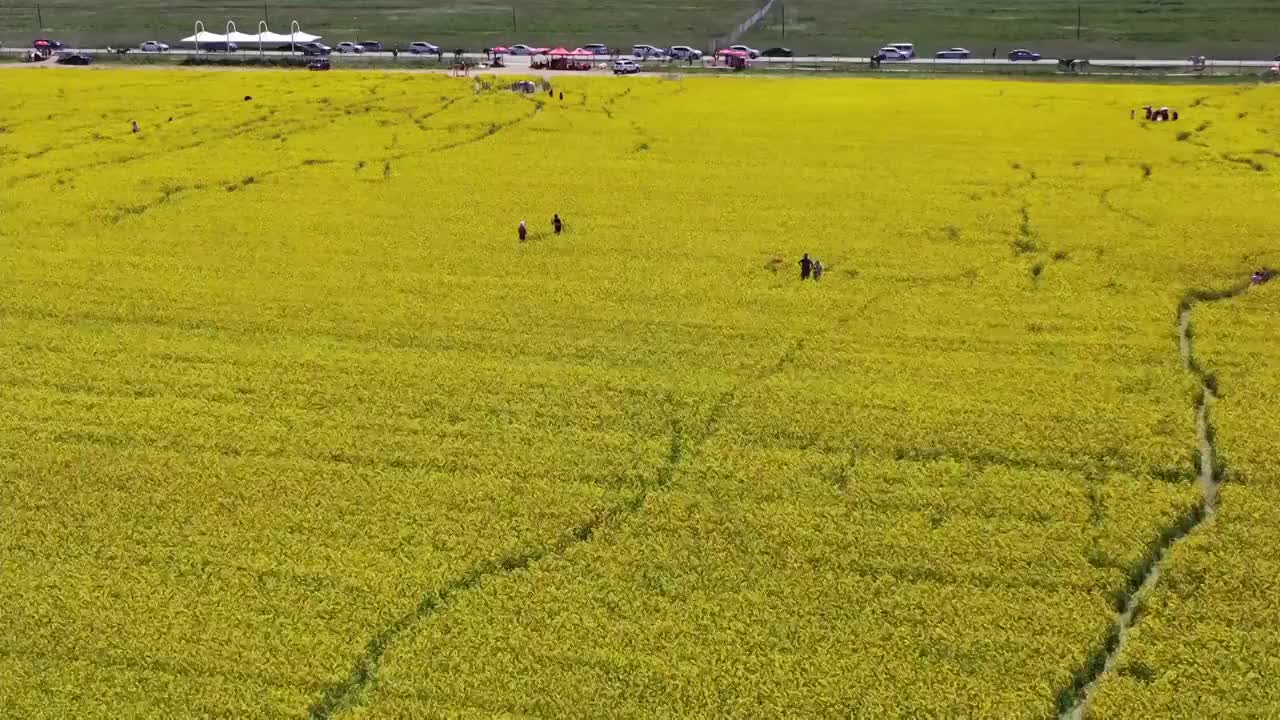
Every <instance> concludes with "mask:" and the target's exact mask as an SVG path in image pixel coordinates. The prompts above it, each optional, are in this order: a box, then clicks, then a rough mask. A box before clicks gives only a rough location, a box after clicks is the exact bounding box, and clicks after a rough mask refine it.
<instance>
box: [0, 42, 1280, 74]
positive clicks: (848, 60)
mask: <svg viewBox="0 0 1280 720" xmlns="http://www.w3.org/2000/svg"><path fill="white" fill-rule="evenodd" d="M0 52H4V53H13V54H21V53H25V52H28V49H27V48H0ZM80 52H85V53H88V54H90V55H109V54H111V51H109V50H107V49H106V48H94V49H88V48H86V49H82V50H80ZM129 54H130V55H152V54H159V53H142V52H140V51H138V50H136V49H134V50H131V51H130V53H129ZM164 54H165V55H179V56H186V55H195V54H197V53H196V52H195V51H194V50H187V49H181V48H175V49H173V50H171V51H169V52H167V53H164ZM200 54H202V55H213V54H216V55H222V53H208V52H202V53H200ZM258 54H261V55H265V56H270V57H286V56H288V55H290V54H291V53H289V52H288V51H277V50H265V51H263V52H261V53H259V52H258V51H257V50H255V49H253V48H252V46H241V49H240V51H239V52H238V53H235V55H236V56H239V57H247V56H253V55H258ZM333 57H334V58H341V59H343V60H352V61H357V60H359V59H360V58H370V59H379V60H391V59H392V57H393V56H392V54H391V53H389V52H368V53H363V54H360V55H340V54H339V53H334V55H333ZM464 57H465V58H467V59H469V60H483V59H485V57H486V56H485V55H483V54H482V53H466V54H465V55H464ZM622 57H629V56H626V55H624V56H622ZM452 58H453V55H451V54H448V53H446V54H445V56H444V63H443V64H444V65H447V64H448V61H449V60H450V59H452ZM590 59H591V61H592V62H608V61H610V60H612V59H613V58H612V57H611V56H607V55H596V56H592V57H591V58H590ZM504 60H505V62H506V64H507V65H509V66H513V67H519V66H527V65H528V64H529V60H530V58H529V57H527V56H525V57H521V56H518V55H508V56H506V57H505V58H504ZM398 62H400V63H404V64H405V65H407V66H414V65H425V66H431V65H440V64H442V63H441V62H440V61H439V60H438V59H437V57H436V56H434V55H411V54H409V53H400V56H399V59H398ZM704 62H706V63H708V64H709V63H710V59H709V58H708V59H707V60H705V61H704ZM753 62H755V63H757V64H761V65H771V66H778V67H786V66H787V65H793V64H794V65H807V64H814V63H818V64H828V65H830V64H855V65H866V64H868V63H869V62H870V58H866V57H841V56H827V57H796V58H758V59H756V60H754V61H753ZM1057 64H1058V60H1057V59H1056V58H1045V59H1042V60H1036V61H1028V60H1019V61H1013V60H1009V59H1007V58H974V59H970V60H935V59H933V58H916V59H914V60H886V61H884V63H883V65H882V67H884V68H886V69H888V68H893V67H895V66H898V65H906V66H909V67H921V66H924V67H931V66H932V67H981V66H1006V67H1009V66H1014V67H1022V66H1034V65H1053V66H1056V65H1057ZM1089 64H1090V65H1092V66H1094V67H1149V68H1188V69H1190V63H1188V62H1187V61H1186V59H1180V60H1162V59H1153V60H1122V59H1105V58H1103V59H1093V58H1089ZM1275 64H1276V61H1275V60H1208V61H1206V63H1205V65H1206V68H1209V69H1212V68H1221V69H1239V68H1267V67H1271V66H1272V65H1275ZM656 65H657V66H666V65H667V63H656ZM681 66H687V63H685V62H681V61H672V62H671V63H670V67H672V69H678V68H679V67H681Z"/></svg>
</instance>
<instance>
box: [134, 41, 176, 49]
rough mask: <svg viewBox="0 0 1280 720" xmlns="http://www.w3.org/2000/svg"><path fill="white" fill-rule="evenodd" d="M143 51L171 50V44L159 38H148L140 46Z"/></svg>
mask: <svg viewBox="0 0 1280 720" xmlns="http://www.w3.org/2000/svg"><path fill="white" fill-rule="evenodd" d="M138 49H139V50H141V51H142V52H169V46H168V45H166V44H165V43H162V42H160V41H159V40H148V41H146V42H144V43H142V44H141V45H139V46H138Z"/></svg>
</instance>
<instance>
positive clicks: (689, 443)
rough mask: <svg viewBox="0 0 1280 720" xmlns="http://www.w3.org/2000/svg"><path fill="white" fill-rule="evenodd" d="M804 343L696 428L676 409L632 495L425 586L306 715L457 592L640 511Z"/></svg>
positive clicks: (356, 682) (367, 672) (357, 680)
mask: <svg viewBox="0 0 1280 720" xmlns="http://www.w3.org/2000/svg"><path fill="white" fill-rule="evenodd" d="M804 344H805V339H804V338H800V339H798V340H794V341H792V342H791V343H789V344H788V345H787V347H786V350H784V351H783V353H782V355H781V356H780V357H779V358H778V360H777V361H775V362H774V363H773V364H771V365H768V366H766V367H764V368H763V369H762V370H761V371H760V372H758V373H756V374H754V375H752V376H750V377H748V378H746V379H745V380H743V381H741V382H739V383H738V384H737V385H736V386H734V387H732V388H730V389H729V390H726V391H724V392H722V393H721V394H720V395H719V396H718V397H717V398H716V400H715V402H713V403H712V404H711V408H710V409H709V410H708V411H707V413H706V416H705V417H704V418H703V420H702V423H701V426H700V427H698V428H696V429H695V430H694V431H692V432H689V431H687V430H686V429H685V428H684V426H683V425H682V424H681V423H680V420H679V419H678V418H677V417H675V414H674V413H673V414H672V415H673V416H672V418H671V421H670V447H669V450H668V452H667V454H666V455H665V456H664V457H663V458H662V461H661V462H660V463H659V465H658V467H657V468H656V471H655V472H654V473H653V479H652V480H651V481H649V482H646V483H644V484H643V485H641V486H640V488H639V489H638V490H636V492H634V493H633V494H631V495H630V496H628V497H626V498H625V499H623V500H621V501H619V502H616V503H614V504H613V505H610V506H607V507H604V508H601V509H599V510H597V511H596V512H595V513H594V514H593V515H591V516H590V517H589V518H587V519H586V520H584V521H583V522H581V523H579V524H578V525H576V526H574V527H572V528H570V529H569V530H568V531H567V532H565V533H563V534H562V535H561V537H560V539H559V540H557V541H556V542H555V543H554V544H552V545H549V546H546V547H542V548H538V549H535V550H529V551H525V552H523V553H519V554H509V555H506V556H503V557H501V558H498V559H493V560H486V561H484V562H482V563H480V564H478V565H476V566H474V567H472V568H471V569H470V570H469V571H468V572H467V573H466V574H464V575H462V576H460V577H457V578H454V579H453V580H451V581H449V582H448V583H445V584H444V585H443V586H442V587H440V588H439V589H435V590H431V591H429V592H427V594H426V595H424V596H423V597H422V599H421V600H419V601H418V604H417V605H416V606H414V607H413V608H412V609H410V610H408V611H407V612H405V613H404V614H403V615H401V616H400V617H398V618H396V620H395V621H393V622H392V623H390V624H389V625H387V626H386V627H384V628H382V629H381V630H379V631H378V632H377V633H376V634H375V635H373V636H372V637H371V638H370V639H369V641H368V642H367V643H366V644H365V648H364V651H363V652H362V653H361V654H360V656H359V657H357V658H356V661H355V664H354V666H353V667H352V669H351V672H350V673H349V674H348V676H347V678H346V679H345V680H343V681H341V682H339V683H335V684H333V685H331V686H329V687H328V688H326V689H325V691H324V692H323V693H322V694H321V696H320V697H319V698H318V699H317V700H316V701H315V702H313V703H312V704H311V706H310V707H308V708H307V713H308V715H309V716H310V717H311V718H313V719H314V720H327V719H328V718H332V717H334V716H336V715H337V714H339V713H341V712H342V711H344V710H347V709H350V708H352V707H355V706H356V705H358V704H359V703H360V701H361V699H362V697H363V694H364V692H365V690H366V689H367V688H368V687H369V685H370V684H371V683H372V682H373V681H374V679H375V677H376V675H377V673H378V669H379V668H380V667H381V665H382V657H383V655H384V654H385V653H386V651H387V647H388V646H389V645H390V644H391V643H393V642H395V641H396V640H398V639H399V638H401V637H402V636H403V635H404V634H405V633H406V632H408V631H409V630H411V629H413V628H414V627H415V626H417V625H418V624H419V623H421V622H423V621H425V620H427V619H429V618H431V617H434V616H436V615H438V614H440V613H441V612H443V611H444V610H446V609H447V607H448V605H449V604H450V603H451V602H452V601H453V599H454V598H456V597H457V596H458V595H460V594H462V593H465V592H467V591H468V590H473V589H475V588H477V587H478V586H479V585H480V584H481V583H482V582H483V581H484V580H486V579H488V578H492V577H499V576H502V575H506V574H509V573H511V572H513V571H515V570H521V569H524V568H527V567H529V566H530V565H533V564H534V563H537V562H539V561H541V560H545V559H548V558H552V557H557V556H562V555H564V554H565V553H566V552H568V551H569V549H570V548H572V547H574V546H575V545H580V544H583V543H586V542H589V541H590V540H591V539H592V537H593V536H594V535H595V532H596V530H598V529H600V528H602V527H604V526H606V525H611V524H617V523H618V522H621V521H622V520H624V519H625V518H627V517H629V516H631V515H634V514H636V513H638V512H640V511H641V510H642V509H643V508H644V504H645V502H646V501H647V500H648V498H649V496H650V494H652V493H654V492H661V491H663V490H666V489H667V488H668V487H670V485H671V482H672V480H673V478H674V477H675V474H676V472H677V471H678V470H679V469H680V467H682V466H683V465H687V464H688V463H689V462H690V460H691V459H692V458H694V457H696V456H697V455H698V453H699V452H700V451H701V450H702V447H703V446H704V445H706V443H707V441H709V440H710V439H711V438H712V437H713V436H714V435H715V434H716V433H717V432H718V431H719V429H720V425H721V422H722V421H723V420H724V417H725V415H726V414H727V413H728V412H729V410H730V408H732V407H733V405H734V404H735V403H736V402H737V398H738V395H739V393H741V392H742V391H744V390H746V389H747V388H749V387H751V386H752V385H754V384H756V383H760V382H763V381H765V380H768V379H769V378H771V377H773V376H774V375H777V374H778V373H780V372H782V371H783V370H784V369H786V368H787V366H789V365H791V364H792V363H794V362H795V359H796V357H797V356H798V354H799V353H800V351H801V350H803V349H804Z"/></svg>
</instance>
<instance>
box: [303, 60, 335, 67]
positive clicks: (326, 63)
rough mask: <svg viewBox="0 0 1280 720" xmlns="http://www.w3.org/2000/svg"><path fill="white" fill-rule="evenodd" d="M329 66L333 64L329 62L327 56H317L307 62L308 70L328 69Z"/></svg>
mask: <svg viewBox="0 0 1280 720" xmlns="http://www.w3.org/2000/svg"><path fill="white" fill-rule="evenodd" d="M331 67H333V66H332V65H330V64H329V59H328V58H319V59H317V60H312V61H311V62H309V63H307V69H308V70H328V69H330V68H331Z"/></svg>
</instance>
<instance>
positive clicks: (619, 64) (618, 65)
mask: <svg viewBox="0 0 1280 720" xmlns="http://www.w3.org/2000/svg"><path fill="white" fill-rule="evenodd" d="M638 72H640V65H639V63H637V62H636V61H635V60H617V61H615V62H614V63H613V74H614V75H634V74H636V73H638Z"/></svg>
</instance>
